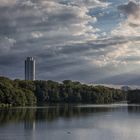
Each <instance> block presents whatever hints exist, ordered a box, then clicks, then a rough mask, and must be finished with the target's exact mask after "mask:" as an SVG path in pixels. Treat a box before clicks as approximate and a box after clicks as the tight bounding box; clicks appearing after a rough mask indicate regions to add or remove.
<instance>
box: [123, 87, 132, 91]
mask: <svg viewBox="0 0 140 140" xmlns="http://www.w3.org/2000/svg"><path fill="white" fill-rule="evenodd" d="M121 90H123V91H129V90H131V88H130V87H129V86H122V87H121Z"/></svg>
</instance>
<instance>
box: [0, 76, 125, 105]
mask: <svg viewBox="0 0 140 140" xmlns="http://www.w3.org/2000/svg"><path fill="white" fill-rule="evenodd" d="M126 98H127V94H126V92H123V91H122V90H119V89H114V88H109V87H104V86H93V85H86V84H81V83H80V82H76V81H71V80H65V81H63V82H62V83H58V82H55V81H51V80H48V81H42V80H40V81H38V80H37V81H24V80H18V79H15V80H11V79H8V78H5V77H0V104H3V105H4V104H8V105H12V106H27V105H35V104H40V103H65V102H66V103H93V104H107V103H113V102H119V101H124V100H126Z"/></svg>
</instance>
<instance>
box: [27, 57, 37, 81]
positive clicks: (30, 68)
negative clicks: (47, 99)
mask: <svg viewBox="0 0 140 140" xmlns="http://www.w3.org/2000/svg"><path fill="white" fill-rule="evenodd" d="M25 80H32V81H34V80H35V60H34V58H33V57H27V58H26V60H25Z"/></svg>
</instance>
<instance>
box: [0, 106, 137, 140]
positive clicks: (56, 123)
mask: <svg viewBox="0 0 140 140" xmlns="http://www.w3.org/2000/svg"><path fill="white" fill-rule="evenodd" d="M55 139H57V140H86V139H87V140H140V106H139V105H131V106H128V105H127V104H113V105H68V104H65V105H62V104H61V105H47V106H43V107H24V108H10V109H0V140H55Z"/></svg>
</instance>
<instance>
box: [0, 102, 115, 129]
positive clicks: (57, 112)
mask: <svg viewBox="0 0 140 140" xmlns="http://www.w3.org/2000/svg"><path fill="white" fill-rule="evenodd" d="M114 109H115V108H114ZM114 109H113V110H114ZM111 110H112V108H106V107H100V108H95V107H92V106H91V107H78V106H75V105H69V104H65V105H55V106H53V105H48V106H45V107H37V108H34V107H33V108H11V109H1V110H0V112H1V113H0V125H3V124H6V123H10V122H20V121H24V122H25V128H33V127H34V125H33V123H34V122H35V121H48V122H51V121H54V120H57V119H59V118H61V117H62V118H65V119H69V118H72V117H77V118H78V117H80V116H82V117H86V116H88V115H89V114H91V113H96V114H97V113H103V112H108V111H111Z"/></svg>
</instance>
